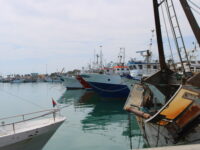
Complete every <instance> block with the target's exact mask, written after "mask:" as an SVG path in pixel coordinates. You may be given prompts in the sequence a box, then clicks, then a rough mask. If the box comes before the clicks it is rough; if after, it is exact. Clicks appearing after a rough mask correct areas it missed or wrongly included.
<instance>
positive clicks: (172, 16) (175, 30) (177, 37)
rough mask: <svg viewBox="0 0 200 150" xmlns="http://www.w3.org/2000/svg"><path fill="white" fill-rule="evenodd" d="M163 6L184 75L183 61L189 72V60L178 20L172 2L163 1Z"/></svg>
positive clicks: (171, 0)
mask: <svg viewBox="0 0 200 150" xmlns="http://www.w3.org/2000/svg"><path fill="white" fill-rule="evenodd" d="M165 6H166V10H167V15H168V18H169V22H170V26H171V30H172V34H173V38H174V41H175V46H176V49H177V52H178V55H179V59H180V62H181V66H182V68H183V70H182V71H183V73H184V74H185V67H184V65H183V61H186V63H187V64H188V66H189V70H190V62H189V59H188V55H187V51H186V48H185V43H184V40H183V36H182V33H181V29H180V26H179V22H178V19H177V15H176V11H175V8H174V3H173V0H165ZM184 55H185V57H184ZM184 58H185V59H184ZM190 71H191V70H190Z"/></svg>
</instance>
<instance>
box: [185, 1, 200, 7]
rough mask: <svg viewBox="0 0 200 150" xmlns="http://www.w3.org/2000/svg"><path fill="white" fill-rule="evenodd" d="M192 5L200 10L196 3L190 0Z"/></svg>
mask: <svg viewBox="0 0 200 150" xmlns="http://www.w3.org/2000/svg"><path fill="white" fill-rule="evenodd" d="M188 1H189V2H190V3H191V4H192V5H194V6H195V7H197V8H198V9H200V7H199V6H198V5H197V4H195V3H194V2H192V1H191V0H188Z"/></svg>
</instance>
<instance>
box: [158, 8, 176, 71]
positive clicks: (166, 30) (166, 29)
mask: <svg viewBox="0 0 200 150" xmlns="http://www.w3.org/2000/svg"><path fill="white" fill-rule="evenodd" d="M161 10H162V16H163V21H164V25H165V32H166V34H167V41H168V44H169V49H170V53H171V58H172V61H173V62H172V63H173V66H174V69H175V70H176V66H175V64H174V56H173V53H172V46H171V42H170V39H169V32H168V28H167V23H166V19H165V15H164V10H163V5H161Z"/></svg>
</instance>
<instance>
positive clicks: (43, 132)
mask: <svg viewBox="0 0 200 150" xmlns="http://www.w3.org/2000/svg"><path fill="white" fill-rule="evenodd" d="M0 121H1V125H0V150H36V149H37V150H41V149H42V148H43V147H44V145H45V144H46V143H47V141H48V140H49V139H50V138H51V136H52V135H53V134H54V132H55V131H56V130H57V128H58V127H59V126H60V125H61V124H62V123H63V122H64V121H65V117H62V116H61V115H60V114H59V110H58V109H50V110H43V111H38V112H33V113H29V114H22V115H17V116H13V117H7V118H1V119H0Z"/></svg>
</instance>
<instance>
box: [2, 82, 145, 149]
mask: <svg viewBox="0 0 200 150" xmlns="http://www.w3.org/2000/svg"><path fill="white" fill-rule="evenodd" d="M52 98H54V99H55V100H57V101H58V102H59V103H61V104H63V105H64V104H66V105H68V107H66V108H64V109H62V111H61V113H62V115H64V116H66V118H67V120H66V121H65V122H64V123H63V124H62V126H61V127H60V128H59V129H58V130H57V132H56V133H55V134H54V135H53V137H52V138H51V139H50V140H49V142H48V143H47V144H46V145H45V147H44V148H43V150H80V149H82V150H111V149H115V150H127V149H131V148H141V147H143V146H144V143H143V139H142V137H141V134H140V131H139V128H138V126H137V123H136V121H135V118H134V117H133V116H132V115H131V116H130V115H128V113H126V112H125V111H124V110H123V106H124V103H125V101H124V100H110V99H109V100H106V99H102V98H100V97H99V96H98V95H97V94H96V93H94V92H93V91H85V90H71V91H70V90H68V91H67V90H66V89H65V88H64V86H63V85H62V84H59V83H57V84H55V83H54V84H53V83H22V84H9V83H0V101H1V105H0V117H6V116H11V115H16V114H21V113H29V112H32V111H37V110H42V109H48V108H52V103H51V99H52Z"/></svg>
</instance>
